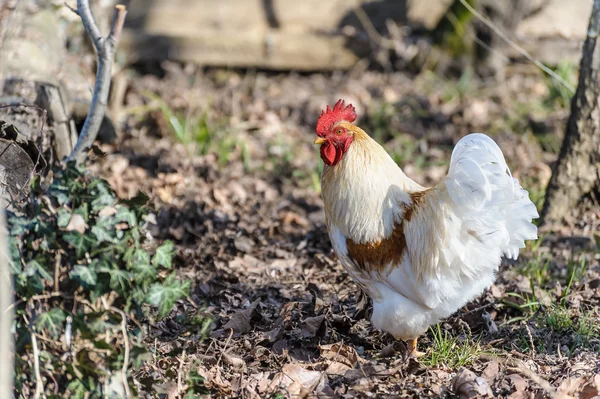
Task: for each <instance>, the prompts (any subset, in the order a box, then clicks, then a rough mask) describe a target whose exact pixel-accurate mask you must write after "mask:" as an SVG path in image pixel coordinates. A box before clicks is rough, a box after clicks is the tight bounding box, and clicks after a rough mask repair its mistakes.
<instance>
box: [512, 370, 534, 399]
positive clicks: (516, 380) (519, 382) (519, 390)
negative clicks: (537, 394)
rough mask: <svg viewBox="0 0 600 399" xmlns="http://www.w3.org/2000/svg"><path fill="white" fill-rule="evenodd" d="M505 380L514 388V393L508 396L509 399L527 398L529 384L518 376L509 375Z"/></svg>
mask: <svg viewBox="0 0 600 399" xmlns="http://www.w3.org/2000/svg"><path fill="white" fill-rule="evenodd" d="M506 379H507V380H509V381H511V382H512V384H513V386H514V387H515V392H513V393H511V394H510V395H509V398H511V399H527V398H529V396H530V395H529V394H528V393H527V388H528V387H529V384H528V383H527V381H526V380H525V378H523V377H522V376H521V375H520V374H510V375H508V376H506Z"/></svg>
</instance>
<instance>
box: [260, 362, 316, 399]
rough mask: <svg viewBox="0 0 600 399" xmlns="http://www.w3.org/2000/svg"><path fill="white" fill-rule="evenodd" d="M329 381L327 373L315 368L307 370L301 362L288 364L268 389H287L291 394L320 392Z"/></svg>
mask: <svg viewBox="0 0 600 399" xmlns="http://www.w3.org/2000/svg"><path fill="white" fill-rule="evenodd" d="M326 383H327V376H326V375H325V373H322V372H320V371H314V370H307V369H305V368H304V367H302V366H301V365H299V364H286V365H284V366H283V369H282V370H281V372H280V373H277V374H276V375H275V377H274V378H273V380H272V381H271V383H270V384H269V387H268V391H270V392H272V391H275V390H281V389H282V388H283V389H285V390H286V391H287V393H288V395H290V396H296V395H299V394H300V393H301V392H303V391H306V392H307V393H309V394H310V393H313V392H319V391H321V390H322V389H323V388H324V387H325V384H326Z"/></svg>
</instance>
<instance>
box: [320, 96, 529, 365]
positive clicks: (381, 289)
mask: <svg viewBox="0 0 600 399" xmlns="http://www.w3.org/2000/svg"><path fill="white" fill-rule="evenodd" d="M355 119H356V112H355V110H354V107H353V106H352V105H350V104H349V105H348V106H345V104H344V102H343V101H342V100H340V101H338V102H337V103H336V104H335V106H334V107H333V109H330V108H329V106H327V109H326V110H324V111H323V113H322V114H321V117H320V118H319V121H318V122H317V126H316V133H317V136H318V137H317V138H316V140H315V144H320V145H321V158H322V159H323V162H324V163H325V168H324V170H323V175H322V193H323V201H324V204H325V215H326V222H327V229H328V231H329V237H330V239H331V243H332V246H333V249H334V251H335V253H336V254H337V256H338V258H339V260H340V262H341V263H342V265H343V266H344V268H345V269H346V270H347V271H348V273H349V274H350V275H351V276H352V277H353V278H354V280H355V281H356V282H357V283H358V284H359V285H360V286H361V287H362V288H363V289H364V290H365V291H366V292H367V293H368V294H369V295H370V296H371V298H372V299H373V316H372V318H371V322H372V323H373V326H374V327H375V328H378V329H381V330H383V331H386V332H388V333H390V334H391V335H392V336H394V338H396V339H401V340H405V341H407V344H408V350H409V355H411V356H418V355H420V353H419V352H418V351H417V338H418V337H419V336H420V335H422V334H424V333H425V332H426V331H427V329H428V328H429V326H431V325H433V324H435V323H437V322H439V321H440V320H441V319H443V318H445V317H448V316H450V315H451V314H452V313H454V312H455V311H456V310H458V309H459V308H460V307H462V306H463V305H465V304H466V303H467V302H468V301H469V300H471V299H473V298H474V297H476V296H478V295H480V294H481V293H482V292H483V291H484V290H485V289H486V288H487V287H489V286H490V285H491V284H492V283H493V281H494V278H495V273H496V271H497V270H498V266H499V265H500V261H501V258H502V256H506V257H507V258H512V259H516V258H517V256H518V255H519V249H520V248H523V247H524V246H525V242H524V241H525V240H534V239H536V238H537V228H536V226H535V225H534V224H532V219H535V218H537V217H538V213H537V210H536V207H535V205H534V204H533V203H532V202H531V201H530V200H529V195H528V193H527V191H525V190H524V189H523V188H521V186H520V184H519V181H518V180H517V179H515V178H513V177H512V175H511V173H510V170H509V169H508V166H507V165H506V161H505V160H504V156H503V155H502V151H501V150H500V148H499V147H498V145H497V144H496V143H495V142H494V141H493V140H492V139H491V138H489V137H488V136H486V135H484V134H480V133H474V134H469V135H467V136H465V137H463V138H462V139H461V140H460V141H459V142H458V143H457V145H456V148H454V151H453V152H452V158H451V161H450V168H449V171H448V176H447V177H446V178H445V179H444V180H443V181H441V182H440V183H439V184H437V185H436V186H434V187H431V188H425V187H422V186H420V185H419V184H417V183H415V182H414V181H413V180H411V179H410V178H408V177H407V176H406V175H405V174H404V173H403V172H402V170H401V169H400V168H399V167H398V165H396V163H395V162H394V161H393V160H392V158H391V157H390V156H389V155H388V154H387V153H386V151H385V150H384V149H383V148H382V147H381V146H380V145H379V144H378V143H377V142H376V141H375V140H373V139H372V138H371V137H369V136H368V135H367V134H366V133H365V132H364V131H363V130H362V129H360V128H359V127H357V126H355V125H353V124H352V122H354V120H355Z"/></svg>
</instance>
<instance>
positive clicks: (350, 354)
mask: <svg viewBox="0 0 600 399" xmlns="http://www.w3.org/2000/svg"><path fill="white" fill-rule="evenodd" d="M319 351H320V352H321V357H322V358H324V359H327V360H332V361H335V362H339V363H343V364H346V365H348V366H350V367H354V365H355V364H356V362H357V361H359V360H361V359H360V357H359V356H358V354H357V353H356V350H355V349H354V348H352V347H351V346H348V345H346V344H344V343H337V344H331V345H319Z"/></svg>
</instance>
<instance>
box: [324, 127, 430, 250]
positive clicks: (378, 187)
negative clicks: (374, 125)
mask: <svg viewBox="0 0 600 399" xmlns="http://www.w3.org/2000/svg"><path fill="white" fill-rule="evenodd" d="M340 125H341V126H342V127H344V128H346V129H348V130H350V131H352V132H353V135H354V140H353V142H352V144H351V145H350V148H349V149H348V151H347V152H346V154H345V155H344V157H343V158H342V160H341V161H340V162H339V163H338V164H337V165H335V166H325V168H324V170H323V176H322V191H323V201H324V203H325V213H326V215H327V218H328V220H329V221H330V222H331V223H334V224H335V225H336V226H338V227H339V228H340V229H341V231H342V233H343V234H344V235H345V236H346V237H348V238H350V239H352V240H353V241H354V242H356V243H369V242H376V241H378V240H381V239H383V238H386V237H389V236H390V235H391V234H392V233H393V230H394V226H395V224H396V222H398V221H399V220H400V219H401V215H402V206H403V204H406V203H409V202H410V195H409V194H408V193H409V192H413V191H415V190H419V189H422V187H421V186H419V185H418V184H416V183H414V182H413V181H412V180H410V179H409V178H408V177H406V175H405V174H404V173H403V172H402V170H401V169H400V168H399V167H398V165H396V163H395V162H394V161H393V160H392V158H391V157H390V156H389V155H388V154H387V152H386V151H385V150H384V149H383V148H382V147H381V146H380V145H379V144H378V143H377V142H376V141H375V140H373V139H372V138H370V137H369V136H368V135H367V134H366V133H365V132H364V131H363V130H362V129H360V128H359V127H356V126H354V125H352V124H351V123H348V122H340Z"/></svg>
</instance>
